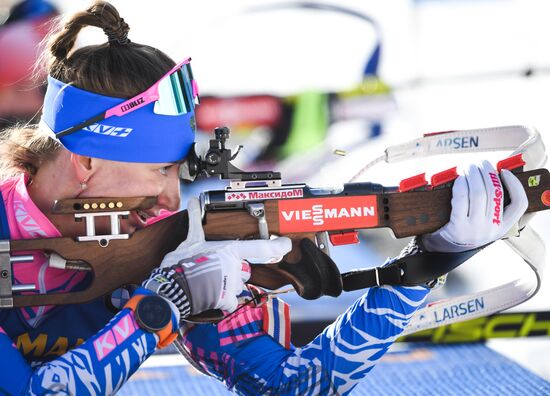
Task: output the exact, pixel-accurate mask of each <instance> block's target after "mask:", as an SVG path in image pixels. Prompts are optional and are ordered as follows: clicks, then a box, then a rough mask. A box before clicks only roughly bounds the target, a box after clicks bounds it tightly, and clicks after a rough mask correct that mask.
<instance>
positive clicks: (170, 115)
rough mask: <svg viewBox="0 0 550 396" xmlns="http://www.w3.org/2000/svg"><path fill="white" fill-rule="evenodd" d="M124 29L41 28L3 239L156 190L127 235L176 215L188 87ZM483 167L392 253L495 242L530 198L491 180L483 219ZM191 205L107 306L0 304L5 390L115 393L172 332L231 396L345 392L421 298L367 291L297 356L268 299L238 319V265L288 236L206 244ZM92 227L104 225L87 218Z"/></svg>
mask: <svg viewBox="0 0 550 396" xmlns="http://www.w3.org/2000/svg"><path fill="white" fill-rule="evenodd" d="M86 26H94V27H98V28H100V29H103V31H104V32H105V33H106V35H107V38H108V42H106V43H104V44H100V45H91V46H86V47H83V48H79V49H75V48H74V44H75V41H76V39H77V36H78V33H79V32H80V30H81V29H82V28H84V27H86ZM128 31H129V27H128V24H127V23H126V22H124V20H123V19H122V18H121V17H120V16H119V14H118V12H117V10H116V9H115V8H114V7H113V6H112V5H110V4H109V3H106V2H96V3H94V4H93V5H92V6H90V7H89V8H88V9H87V10H85V11H83V12H79V13H76V14H74V15H73V16H72V17H70V18H69V19H68V20H67V21H66V22H65V24H64V26H63V27H62V28H61V29H60V30H59V32H58V33H57V34H55V35H52V37H51V40H50V44H49V47H48V49H47V54H46V58H47V60H48V89H47V93H46V97H45V100H44V107H43V112H42V118H41V121H40V124H39V125H36V126H26V127H22V128H15V129H11V130H8V131H5V132H4V133H3V140H2V141H1V146H0V147H1V150H2V152H1V163H2V180H1V183H0V189H1V192H2V197H3V204H4V205H3V206H4V210H5V214H4V215H2V216H0V218H1V219H2V220H3V224H4V225H7V226H8V227H6V229H5V231H6V232H5V234H9V235H4V238H10V239H25V238H47V237H61V236H77V235H84V234H85V232H84V231H85V230H84V225H83V224H82V223H77V222H75V221H74V219H73V217H72V216H71V215H56V214H53V213H52V209H51V208H52V204H53V203H54V201H56V200H60V199H68V198H76V197H81V198H84V197H121V196H124V197H132V196H156V197H157V198H158V199H157V203H156V205H155V206H154V207H153V208H151V209H149V210H146V211H134V212H132V213H131V215H130V216H129V217H128V218H127V219H123V220H121V226H120V227H121V231H122V232H124V233H132V232H133V231H135V230H137V229H140V228H143V227H145V226H146V225H147V224H148V223H150V222H151V221H154V220H155V219H156V218H158V217H159V216H163V215H164V212H173V211H176V210H178V209H179V205H180V183H179V177H178V171H179V169H178V168H179V167H180V164H181V163H182V162H183V160H184V159H185V157H186V155H187V154H188V152H189V150H190V149H191V145H192V143H193V140H194V132H195V120H194V107H195V104H196V102H197V95H198V90H197V85H196V83H195V81H194V79H193V75H192V73H191V68H190V65H189V60H184V61H182V62H180V63H175V62H174V61H172V60H171V59H170V58H169V57H168V56H166V55H165V54H164V53H163V52H161V51H160V50H158V49H156V48H152V47H150V46H147V45H142V44H137V43H134V42H132V41H131V40H130V39H129V38H128ZM490 173H496V171H495V170H494V169H493V167H492V166H491V165H490V164H489V163H488V162H484V163H482V164H481V165H479V166H470V167H469V168H468V169H467V170H466V172H465V173H464V175H462V176H460V177H459V178H458V179H457V180H456V182H455V183H454V187H453V200H452V214H451V219H450V222H449V223H448V224H447V225H445V226H444V227H443V228H442V229H440V230H439V231H437V232H435V233H434V234H431V235H424V236H421V237H419V238H415V239H414V240H413V242H412V245H411V246H409V248H408V249H406V250H405V252H404V253H403V254H407V255H411V254H419V252H421V250H422V249H425V250H430V251H440V252H458V251H464V250H469V249H473V248H476V247H478V246H481V245H484V244H486V243H489V242H492V241H494V240H497V239H499V238H501V237H502V236H504V235H505V234H506V233H507V232H508V230H509V229H510V228H511V227H512V225H513V224H515V223H516V222H517V221H518V220H519V218H520V217H521V216H522V214H523V213H524V211H525V210H526V208H527V198H526V196H525V193H524V191H523V188H522V187H521V185H520V183H519V181H518V180H517V179H516V177H515V176H514V175H512V174H511V173H509V172H508V171H502V173H501V174H500V176H501V178H502V181H503V182H504V184H505V186H506V188H507V190H508V192H509V194H510V198H511V203H510V204H509V205H508V206H507V207H506V209H505V210H504V212H503V213H497V214H496V215H498V216H499V221H498V222H495V221H493V220H494V216H495V213H494V206H495V205H494V204H495V203H494V199H495V191H496V189H497V188H500V186H495V185H494V183H493V181H492V180H491V176H490ZM499 199H500V207H502V198H499ZM497 203H498V202H497ZM188 210H189V216H190V230H189V236H188V239H187V240H186V241H184V242H183V243H182V244H181V245H180V246H179V247H178V249H176V250H175V251H174V252H172V253H170V254H168V255H167V256H166V257H165V259H164V260H163V262H162V264H161V266H160V267H159V268H157V269H155V270H154V271H153V273H152V274H151V275H150V277H149V278H148V279H146V280H145V281H144V282H143V284H142V285H141V287H139V288H137V289H135V290H131V291H130V292H129V293H130V294H128V295H127V296H126V295H125V292H128V290H118V291H117V293H118V294H116V295H115V293H114V294H113V295H112V296H111V298H110V299H109V300H110V301H109V304H107V303H106V299H105V298H99V299H97V300H95V301H92V302H90V303H87V304H75V305H64V306H43V307H27V308H22V309H16V308H14V309H2V310H0V390H1V391H2V393H5V394H10V395H22V394H50V393H59V394H70V395H87V394H94V395H96V394H101V395H106V394H113V393H115V392H116V391H117V390H118V389H120V387H121V386H123V384H124V383H125V382H126V381H127V380H128V379H129V378H130V376H131V375H132V374H133V373H134V372H135V371H136V370H137V369H138V368H139V366H140V365H141V364H142V363H143V362H144V361H145V360H146V359H147V358H148V357H149V356H150V355H151V354H153V353H154V352H155V351H156V350H157V349H159V348H162V347H164V346H166V345H168V344H170V343H171V342H172V340H173V339H174V337H175V334H176V333H177V331H178V330H179V329H180V328H182V334H183V341H184V342H183V345H184V346H185V349H186V354H187V355H188V358H189V359H191V360H192V361H193V362H194V364H195V366H196V367H200V368H201V369H202V370H204V371H205V372H208V373H209V374H211V375H213V376H215V377H216V378H218V379H220V380H221V381H224V382H225V384H226V385H227V386H228V387H229V388H231V389H232V390H234V391H236V392H238V393H240V394H246V395H258V394H273V395H297V394H300V395H301V394H316V395H317V394H347V393H349V392H350V391H351V390H352V389H353V387H354V386H355V385H357V383H358V382H359V381H360V380H361V378H363V377H364V376H365V375H366V374H367V373H368V372H369V371H370V370H371V369H372V368H373V366H374V365H375V364H376V362H377V361H378V360H379V359H380V358H381V357H382V356H383V355H384V353H385V352H386V351H387V350H388V348H389V347H390V345H391V344H392V343H393V342H394V341H395V340H396V338H397V337H398V336H399V335H400V333H401V332H402V331H403V329H404V328H405V327H406V326H407V323H408V321H409V320H410V318H411V316H412V315H413V314H414V313H415V311H416V310H417V309H418V308H419V307H420V306H421V305H422V304H423V302H424V300H425V298H426V296H427V294H428V293H429V292H430V288H429V286H418V287H389V286H384V287H374V288H371V289H368V290H367V291H366V292H365V294H364V295H363V296H362V297H361V298H360V299H358V300H357V301H356V302H355V303H354V304H353V305H352V306H351V307H349V308H348V309H347V310H346V311H345V312H344V313H343V314H342V315H340V316H339V317H338V319H337V320H336V321H335V322H334V323H333V324H332V325H330V326H329V327H327V328H326V329H325V330H324V331H323V332H322V333H321V334H320V335H319V336H317V338H315V339H314V340H313V341H312V342H311V343H309V344H308V345H306V346H304V347H302V348H294V347H293V346H292V345H290V344H289V342H288V332H287V330H288V322H287V319H288V315H287V312H286V311H285V310H286V308H285V307H284V304H283V303H282V302H281V301H279V300H277V299H273V300H270V302H269V303H265V304H263V305H258V306H255V305H254V304H247V305H246V306H245V307H242V308H240V309H238V310H237V311H236V312H235V310H236V309H237V307H238V305H239V304H242V301H243V296H244V298H245V299H246V296H247V294H248V292H247V290H246V287H245V283H244V282H245V281H246V280H247V279H248V277H249V273H248V267H247V265H246V261H245V262H243V260H244V259H250V258H254V259H263V260H269V259H271V258H273V257H281V256H283V255H284V254H286V253H287V252H288V251H289V250H290V247H291V244H290V241H289V239H287V238H278V239H274V240H271V241H230V242H205V241H204V234H203V231H202V226H201V219H200V208H199V206H198V203H197V201H195V200H192V201H191V203H190V204H189V208H188ZM0 213H1V211H0ZM8 228H9V230H8ZM97 228H98V229H97V233H98V234H99V233H101V232H104V233H105V232H107V231H108V228H107V224H101V223H100V222H98V224H97ZM102 229H103V231H102ZM139 264H140V263H136V265H139ZM13 271H14V276H13V282H14V283H15V284H34V285H37V289H39V290H38V292H41V293H47V292H50V293H54V292H60V291H71V290H79V289H81V288H83V287H85V284H86V277H85V276H83V275H82V272H74V271H70V270H61V269H57V268H53V267H52V266H50V265H49V259H48V257H47V256H45V255H44V254H39V253H34V261H33V262H32V263H20V264H17V265H14V270H13ZM238 297H239V298H238ZM113 304H114V305H115V306H116V307H117V308H118V309H117V310H113V306H112V305H113ZM266 307H268V308H266ZM212 308H219V309H222V310H225V311H227V312H234V315H233V316H232V317H230V318H228V319H227V320H224V321H222V322H220V323H219V324H218V325H211V324H205V325H190V324H186V322H185V320H186V318H187V317H188V316H189V315H193V314H196V313H199V312H202V311H205V310H208V309H212ZM266 310H268V311H266ZM266 312H267V314H266ZM281 312H282V313H283V314H281ZM282 334H285V336H281V335H282Z"/></svg>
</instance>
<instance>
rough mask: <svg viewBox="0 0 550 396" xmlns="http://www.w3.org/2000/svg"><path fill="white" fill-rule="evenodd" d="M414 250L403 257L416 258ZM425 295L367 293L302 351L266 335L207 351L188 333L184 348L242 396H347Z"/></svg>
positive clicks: (389, 290)
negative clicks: (411, 256)
mask: <svg viewBox="0 0 550 396" xmlns="http://www.w3.org/2000/svg"><path fill="white" fill-rule="evenodd" d="M414 245H415V243H414V241H413V246H408V247H407V248H406V250H405V251H404V253H402V255H403V254H405V255H409V254H415V253H417V252H418V249H417V248H416V247H415V246H414ZM389 262H391V261H389ZM389 262H388V263H389ZM428 293H429V288H428V287H423V286H418V287H391V286H383V287H373V288H370V289H368V290H367V291H366V293H365V294H364V295H363V296H362V297H361V298H359V299H358V300H357V301H356V302H355V303H354V304H353V305H352V306H351V307H349V308H348V309H347V310H346V311H345V312H344V313H343V314H342V315H340V316H339V317H338V318H337V319H336V321H335V322H334V323H332V324H331V325H330V326H328V327H327V328H326V329H325V330H324V331H323V332H322V333H321V334H320V335H319V336H317V337H316V338H315V339H314V340H313V341H312V342H310V343H309V344H308V345H306V346H304V347H302V348H297V349H293V348H292V347H291V348H289V349H286V348H284V347H283V346H281V344H280V343H278V342H277V341H275V339H276V337H275V338H274V337H272V336H268V335H267V334H265V333H264V334H263V335H261V336H254V337H250V338H248V339H247V340H246V341H241V342H236V343H233V344H230V345H225V346H223V347H221V348H218V349H216V350H209V348H213V349H215V347H214V346H211V345H210V346H208V345H207V344H206V343H204V341H201V337H200V336H197V335H196V334H195V335H194V334H193V332H188V334H187V338H186V346H187V348H188V349H189V350H190V351H191V356H192V357H194V359H195V360H196V361H197V362H198V363H199V365H200V366H201V367H205V368H206V370H207V371H208V372H209V373H210V374H211V375H214V376H216V377H218V378H219V379H221V380H223V381H224V382H225V383H226V384H227V386H228V387H229V388H233V390H235V391H237V392H238V393H240V394H244V395H253V394H267V395H271V394H272V395H309V394H311V395H332V394H338V395H341V394H347V393H349V392H350V391H351V390H352V389H353V388H354V387H355V386H356V385H357V384H358V382H359V381H360V380H361V379H362V378H364V377H365V375H366V374H367V373H368V372H369V371H370V370H371V369H372V368H373V367H374V365H375V364H376V363H377V362H378V360H379V359H380V358H381V357H382V356H383V355H384V354H385V353H386V352H387V351H388V349H389V347H390V346H391V344H392V343H393V342H394V341H395V340H396V339H397V338H398V337H399V335H400V334H401V333H402V331H403V330H404V329H405V327H406V326H407V324H408V322H409V320H410V319H411V317H412V316H413V315H414V313H415V312H416V310H417V309H418V308H419V307H420V306H421V305H422V304H423V302H424V300H425V298H426V296H427V295H428ZM248 326H251V324H248ZM204 330H205V329H204V328H203V329H201V330H199V333H200V332H203V331H204ZM203 334H204V333H203ZM220 336H223V335H222V334H221V332H220ZM197 351H200V353H198V354H197Z"/></svg>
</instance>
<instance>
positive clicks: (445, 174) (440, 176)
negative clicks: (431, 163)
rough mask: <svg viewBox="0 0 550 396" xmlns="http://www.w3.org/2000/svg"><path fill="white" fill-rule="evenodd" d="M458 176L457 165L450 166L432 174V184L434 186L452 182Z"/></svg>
mask: <svg viewBox="0 0 550 396" xmlns="http://www.w3.org/2000/svg"><path fill="white" fill-rule="evenodd" d="M457 177H458V173H456V166H455V167H454V168H450V169H447V170H444V171H442V172H439V173H435V174H434V175H432V178H431V185H432V187H437V186H441V185H442V184H446V183H449V182H452V181H453V180H455V179H456V178H457Z"/></svg>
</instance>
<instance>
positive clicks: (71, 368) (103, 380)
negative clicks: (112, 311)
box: [0, 308, 158, 395]
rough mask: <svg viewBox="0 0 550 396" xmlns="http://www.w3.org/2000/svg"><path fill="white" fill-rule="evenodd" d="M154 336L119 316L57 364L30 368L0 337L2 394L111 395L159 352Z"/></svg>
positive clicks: (130, 317)
mask: <svg viewBox="0 0 550 396" xmlns="http://www.w3.org/2000/svg"><path fill="white" fill-rule="evenodd" d="M157 342H158V336H157V335H156V334H153V333H148V332H145V331H143V330H142V329H140V328H139V327H138V326H137V324H136V321H135V318H134V313H133V311H131V310H130V309H128V308H125V309H123V310H122V311H120V312H119V313H118V314H117V315H116V316H115V317H114V318H113V319H112V320H111V321H110V322H109V323H108V324H107V325H106V326H105V327H104V328H103V329H102V330H101V331H99V332H98V333H97V334H96V335H94V336H93V337H91V338H90V339H88V340H87V341H86V342H84V343H83V344H81V345H80V346H79V347H77V348H75V349H72V350H71V351H69V352H67V353H65V354H64V355H62V356H60V357H59V358H57V359H55V360H52V361H50V362H48V363H44V364H42V365H41V366H39V367H37V368H31V366H30V365H29V364H28V363H27V361H26V360H25V359H24V358H23V356H22V355H21V353H20V352H19V351H18V350H17V348H16V347H15V345H13V342H12V341H11V339H10V338H9V337H8V336H7V335H6V334H5V333H3V332H2V333H0V354H1V355H2V359H1V363H0V365H3V367H2V368H1V369H0V393H2V394H10V395H23V394H25V395H27V394H30V395H43V394H54V393H55V394H61V395H97V394H101V395H111V394H114V393H115V392H116V391H117V390H118V389H119V388H120V387H121V386H122V385H123V384H124V383H125V382H126V381H127V380H128V379H129V377H130V376H131V375H132V374H133V373H134V372H135V371H136V370H137V369H138V367H139V366H140V365H141V364H142V363H143V362H144V361H145V359H147V358H148V357H149V356H150V355H151V354H152V353H153V352H154V351H155V350H156V349H157Z"/></svg>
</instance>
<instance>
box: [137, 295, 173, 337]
mask: <svg viewBox="0 0 550 396" xmlns="http://www.w3.org/2000/svg"><path fill="white" fill-rule="evenodd" d="M134 315H135V318H136V322H137V324H138V326H139V327H140V328H142V329H143V330H145V331H148V332H150V333H156V332H158V331H160V330H162V329H164V328H165V327H166V326H167V325H168V324H170V322H171V321H172V309H171V308H170V305H169V304H168V301H166V300H165V299H164V298H162V297H161V296H158V295H149V296H144V297H143V298H141V299H140V300H139V301H138V302H137V305H136V307H135V309H134Z"/></svg>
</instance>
